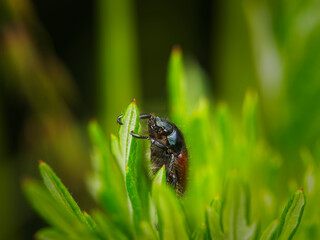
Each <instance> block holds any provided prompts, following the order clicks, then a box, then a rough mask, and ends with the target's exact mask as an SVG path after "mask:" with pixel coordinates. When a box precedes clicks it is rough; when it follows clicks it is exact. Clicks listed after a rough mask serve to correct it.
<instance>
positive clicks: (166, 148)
mask: <svg viewBox="0 0 320 240" xmlns="http://www.w3.org/2000/svg"><path fill="white" fill-rule="evenodd" d="M130 134H131V135H132V136H133V137H135V138H140V139H147V140H150V141H151V143H152V144H154V145H156V146H157V147H159V148H161V149H164V150H168V147H167V146H166V145H164V144H163V143H161V142H159V141H157V140H155V139H153V138H151V137H148V136H143V135H138V134H136V133H134V132H133V131H131V133H130Z"/></svg>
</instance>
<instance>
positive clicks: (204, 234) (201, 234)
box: [191, 223, 212, 240]
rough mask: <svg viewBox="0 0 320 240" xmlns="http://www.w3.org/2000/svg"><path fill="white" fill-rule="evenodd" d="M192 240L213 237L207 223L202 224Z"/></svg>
mask: <svg viewBox="0 0 320 240" xmlns="http://www.w3.org/2000/svg"><path fill="white" fill-rule="evenodd" d="M191 239H192V240H203V239H212V238H210V235H209V233H208V228H207V226H206V224H204V223H203V224H201V225H200V226H199V227H198V228H197V229H196V230H195V231H194V233H193V235H192V238H191Z"/></svg>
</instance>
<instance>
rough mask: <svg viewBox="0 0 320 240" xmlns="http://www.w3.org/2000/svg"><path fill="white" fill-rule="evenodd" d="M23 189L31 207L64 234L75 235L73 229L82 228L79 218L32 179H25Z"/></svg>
mask: <svg viewBox="0 0 320 240" xmlns="http://www.w3.org/2000/svg"><path fill="white" fill-rule="evenodd" d="M23 190H24V193H25V195H26V197H27V198H28V200H29V202H30V203H31V205H32V206H33V208H34V209H35V210H36V211H37V212H38V214H39V215H40V216H41V217H42V218H43V219H45V220H46V221H47V222H48V223H50V225H51V226H53V227H55V228H57V229H59V230H61V231H62V232H64V234H69V235H70V236H75V235H76V233H75V229H80V228H83V225H82V224H81V223H80V221H79V219H78V218H77V217H76V215H75V214H73V213H72V212H70V211H66V209H65V207H61V204H59V203H58V202H56V201H55V199H53V197H52V196H51V195H50V194H49V192H48V191H47V190H46V189H45V188H44V187H42V186H41V185H40V184H39V183H38V182H36V181H34V180H25V181H24V182H23Z"/></svg>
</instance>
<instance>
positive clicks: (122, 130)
mask: <svg viewBox="0 0 320 240" xmlns="http://www.w3.org/2000/svg"><path fill="white" fill-rule="evenodd" d="M121 121H122V123H123V125H120V126H119V131H118V133H119V146H120V148H119V149H120V153H121V155H122V168H123V167H125V170H126V172H125V176H126V177H125V179H126V186H127V191H128V196H129V199H130V202H131V204H132V209H133V216H134V220H135V221H134V222H135V226H136V227H137V228H139V221H141V219H142V208H141V200H140V196H139V194H138V188H137V171H138V169H140V166H137V165H136V164H140V163H141V160H140V159H139V158H140V157H141V156H140V154H141V153H140V152H139V150H140V149H141V148H140V142H139V140H138V139H136V138H133V137H132V135H131V132H134V133H138V134H139V113H138V108H137V106H136V103H135V102H134V101H133V102H132V103H131V104H130V105H129V106H128V107H127V109H126V111H125V113H124V115H123V117H122V119H121Z"/></svg>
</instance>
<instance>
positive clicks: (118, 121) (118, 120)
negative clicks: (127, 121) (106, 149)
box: [117, 114, 123, 125]
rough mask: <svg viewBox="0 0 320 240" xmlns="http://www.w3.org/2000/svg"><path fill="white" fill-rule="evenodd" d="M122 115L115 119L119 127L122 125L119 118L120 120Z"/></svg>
mask: <svg viewBox="0 0 320 240" xmlns="http://www.w3.org/2000/svg"><path fill="white" fill-rule="evenodd" d="M122 116H123V114H121V115H119V116H118V117H117V123H118V124H120V125H123V123H122V122H121V118H122Z"/></svg>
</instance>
